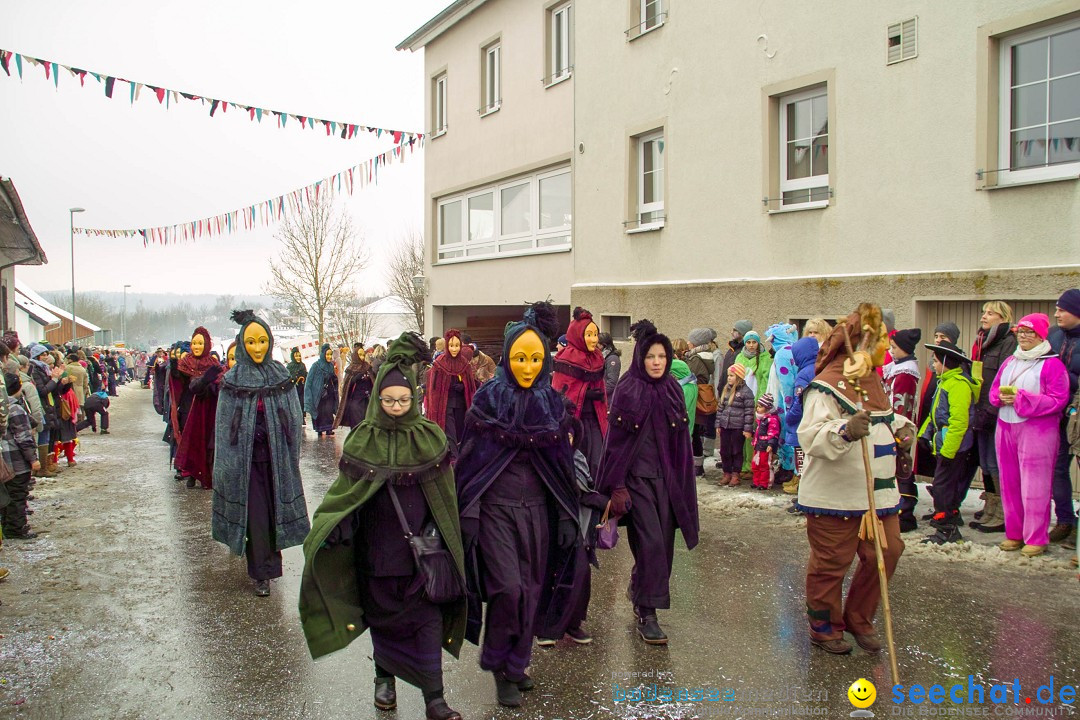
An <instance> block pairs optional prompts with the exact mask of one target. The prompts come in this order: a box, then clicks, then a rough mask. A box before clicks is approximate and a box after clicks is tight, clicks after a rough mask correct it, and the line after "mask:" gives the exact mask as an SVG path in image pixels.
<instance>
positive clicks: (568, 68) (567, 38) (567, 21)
mask: <svg viewBox="0 0 1080 720" xmlns="http://www.w3.org/2000/svg"><path fill="white" fill-rule="evenodd" d="M572 5H573V3H564V4H562V5H559V6H557V7H554V8H552V9H551V68H550V70H551V75H550V77H549V81H548V84H549V85H554V84H555V83H556V82H559V81H560V80H564V79H566V78H568V77H570V75H571V74H572V72H573V70H572V55H571V52H570V50H571V22H572V20H573V18H572V16H571V8H572ZM560 19H561V21H562V32H561V33H560V31H559V22H560ZM560 35H561V36H562V52H557V51H556V48H558V47H559V42H558V41H559V38H560Z"/></svg>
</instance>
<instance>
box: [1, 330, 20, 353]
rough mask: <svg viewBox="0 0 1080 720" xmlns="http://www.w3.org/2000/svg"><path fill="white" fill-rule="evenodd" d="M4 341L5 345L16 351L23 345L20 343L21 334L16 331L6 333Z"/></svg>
mask: <svg viewBox="0 0 1080 720" xmlns="http://www.w3.org/2000/svg"><path fill="white" fill-rule="evenodd" d="M2 339H3V341H4V344H5V345H7V346H8V347H9V348H10V349H11V350H15V348H17V347H19V346H20V345H22V343H21V342H19V333H17V332H15V331H14V330H8V331H7V332H6V333H4V337H3V338H2Z"/></svg>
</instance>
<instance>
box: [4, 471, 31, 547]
mask: <svg viewBox="0 0 1080 720" xmlns="http://www.w3.org/2000/svg"><path fill="white" fill-rule="evenodd" d="M5 486H6V488H7V491H8V495H10V496H11V502H10V503H8V504H7V505H5V506H4V509H3V511H2V512H3V526H4V535H6V536H14V535H22V534H23V533H25V532H26V531H27V530H28V529H29V528H27V525H26V496H27V495H29V494H30V471H29V470H28V471H26V472H24V473H19V474H18V475H16V476H15V477H13V478H12V479H11V480H8V481H7V483H6V484H5Z"/></svg>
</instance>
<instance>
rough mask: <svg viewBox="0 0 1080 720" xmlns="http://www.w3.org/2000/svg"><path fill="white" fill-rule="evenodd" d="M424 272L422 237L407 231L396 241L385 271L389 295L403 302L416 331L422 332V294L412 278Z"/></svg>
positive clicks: (413, 231)
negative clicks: (410, 315)
mask: <svg viewBox="0 0 1080 720" xmlns="http://www.w3.org/2000/svg"><path fill="white" fill-rule="evenodd" d="M423 270H424V236H423V235H421V234H420V233H418V232H416V231H415V230H410V231H408V232H407V233H406V234H405V235H403V236H402V238H401V239H400V240H399V241H398V245H397V247H396V248H395V249H394V254H393V255H391V256H390V262H389V265H388V266H387V271H386V285H387V287H388V288H389V289H390V293H391V294H393V295H397V296H398V297H400V298H401V299H402V301H404V303H405V306H406V307H407V308H409V310H411V311H412V313H413V315H414V316H415V317H416V331H417V332H419V333H421V334H423V332H424V293H423V290H418V289H417V288H416V287H415V286H414V285H413V277H414V276H415V275H419V274H420V273H422V272H423Z"/></svg>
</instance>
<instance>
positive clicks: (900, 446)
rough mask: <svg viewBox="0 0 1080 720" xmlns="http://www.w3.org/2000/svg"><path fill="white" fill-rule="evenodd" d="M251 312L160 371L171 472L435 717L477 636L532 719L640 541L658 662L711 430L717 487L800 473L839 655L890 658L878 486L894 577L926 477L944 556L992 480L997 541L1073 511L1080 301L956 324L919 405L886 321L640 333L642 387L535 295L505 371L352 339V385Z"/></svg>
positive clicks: (324, 641) (819, 591)
mask: <svg viewBox="0 0 1080 720" xmlns="http://www.w3.org/2000/svg"><path fill="white" fill-rule="evenodd" d="M233 319H234V320H235V321H236V322H237V323H238V324H239V326H240V329H239V332H238V334H237V336H236V341H235V342H234V343H233V344H232V345H230V346H229V349H228V351H227V356H226V363H225V365H224V366H222V365H221V364H219V363H218V362H217V360H216V359H215V358H214V357H213V356H212V355H211V352H210V337H209V334H208V333H207V332H206V331H205V330H204V329H202V328H199V329H197V330H196V331H195V334H194V335H193V337H192V339H191V341H190V343H188V342H185V343H178V344H177V345H176V346H174V347H173V348H172V350H171V353H170V355H169V357H168V358H167V359H165V358H162V359H161V360H160V361H159V362H157V363H156V364H155V366H154V368H153V375H154V386H155V393H154V402H155V406H156V407H157V409H158V411H159V412H160V413H161V415H162V416H163V418H164V419H165V420H166V423H167V428H166V432H165V440H166V441H168V442H169V444H170V448H171V457H172V459H173V465H174V467H175V469H176V477H177V479H184V478H187V479H188V480H187V482H188V485H189V486H192V487H195V486H200V485H201V486H202V487H206V488H209V489H212V491H213V503H212V505H213V517H212V522H211V527H212V535H213V537H214V539H216V540H218V541H220V542H222V543H224V544H226V545H227V546H228V547H229V549H230V550H231V551H232V552H233V553H234V554H236V555H238V556H239V555H244V556H246V558H247V566H248V572H249V574H250V576H251V578H252V579H253V580H254V581H255V592H256V594H257V595H260V596H266V595H268V594H269V593H270V580H272V579H274V578H277V577H280V576H281V574H282V563H281V551H282V550H284V549H285V548H288V547H292V546H295V545H300V544H303V548H304V558H305V565H304V571H303V577H302V582H301V590H300V602H299V604H300V619H301V622H302V625H303V630H304V633H305V636H306V638H307V642H308V647H309V650H310V653H311V656H312V657H313V658H318V657H322V656H324V655H327V654H329V653H331V652H334V651H337V650H340V649H342V648H345V647H346V646H347V645H348V644H349V643H350V642H352V641H353V640H354V639H356V638H357V637H358V636H359V635H360V634H361V633H363V632H364V631H365V630H368V631H370V633H371V642H372V647H373V659H374V664H375V667H374V675H375V689H374V702H375V705H376V707H378V708H380V709H383V710H389V709H392V708H394V707H395V706H396V702H397V695H396V686H395V681H396V679H401V680H404V681H406V682H408V683H410V684H412V685H414V686H416V687H418V688H419V689H420V690H421V691H422V692H423V696H424V701H425V704H426V714H427V717H428V718H441V719H444V720H445V719H447V718H459V717H460V714H459V713H458V712H456V711H455V710H453V709H451V708H450V707H448V705H447V704H446V701H445V699H444V696H443V683H442V650H446V651H447V652H449V653H450V654H451V655H453V656H454V657H458V655H459V652H460V650H461V647H462V644H463V641H464V640H469V641H470V642H473V643H475V644H477V645H479V646H480V666H481V668H482V669H484V670H485V671H488V672H491V673H492V675H493V677H494V685H495V695H496V698H497V700H498V702H499V703H501V704H502V705H505V706H509V707H515V706H518V705H520V704H521V703H522V693H523V692H527V691H529V690H532V689H533V688H534V687H535V682H534V679H533V678H531V677H530V676H529V675H528V674H527V669H528V667H529V665H530V659H531V655H532V651H533V645H534V640H535V641H536V644H538V645H540V646H551V645H554V644H555V643H556V642H557V641H558V640H559V639H561V638H563V637H567V636H568V637H569V638H570V639H571V640H572V641H574V642H576V643H581V644H586V643H589V642H591V640H592V638H591V637H590V636H589V634H588V631H587V630H586V627H585V625H584V621H585V618H586V613H587V609H588V606H589V600H590V576H591V571H592V567H593V566H596V567H598V563H597V550H598V549H605V548H610V547H613V545H614V543H615V540H616V539H617V536H618V534H619V533H620V532H621V533H625V534H626V536H627V540H628V543H629V546H630V551H631V553H632V555H633V558H634V565H633V569H632V571H631V574H630V578H629V583H628V587H627V590H626V594H627V597H628V599H629V600H630V601H631V602H632V604H633V608H634V613H635V616H636V618H637V632H638V635H639V636H640V638H641V640H642V641H643V642H645V643H648V644H650V645H662V644H666V643H667V642H668V638H667V636H666V634H665V633H664V631H663V629H662V628H661V626H660V624H659V621H658V616H657V612H658V610H663V609H668V608H669V607H670V604H671V589H670V587H669V582H670V576H671V569H672V561H673V556H674V553H675V539H676V533H677V532H678V533H681V534H682V538H683V541H684V543H685V546H686V548H687V550H693V549H694V547H695V545H696V544H697V542H698V506H697V487H696V482H697V480H696V478H697V477H701V476H703V475H704V461H705V457H706V456H711V455H713V453H714V450H715V440H716V437H717V435H719V439H720V461H719V465H720V467H721V468H722V471H723V478H724V479H723V484H724V485H727V486H733V485H738V484H739V483H740V482H742V481H743V480H744V479H746V477H745V476H744V473H748V477H749V479H750V480H751V481H752V485H753V486H754V487H758V488H768V487H770V486H771V485H772V484H774V483H783V484H784V485H785V488H786V489H787V490H788V491H790V492H792V493H793V494H796V495H797V499H796V500H795V502H794V503H793V509H794V511H796V512H801V513H803V514H805V515H806V532H807V538H808V540H809V545H810V558H809V562H808V566H807V573H806V605H807V616H808V625H809V628H808V630H809V632H808V636H809V641H810V642H811V643H812V644H814V645H815V646H818V647H820V648H822V649H823V650H825V651H827V652H830V653H835V654H845V653H849V652H851V650H852V645H851V644H849V643H848V641H847V640H845V639H844V633H845V631H847V632H849V633H850V634H851V635H852V637H853V639H854V640H855V642H856V643H857V644H858V645H859V646H860V647H862V648H863V649H864V650H865V651H867V652H878V651H880V650H881V647H882V643H881V640H880V638H879V636H878V634H877V632H876V631H875V629H874V617H875V614H876V611H877V608H878V603H879V600H880V589H879V580H878V573H877V570H876V567H875V563H874V549H873V544H872V542H871V541H869V540H866V539H861V537H862V536H861V535H860V526H861V525H862V524H863V523H862V522H855V521H852V520H855V519H858V518H863V521H865V520H866V519H867V518H865V517H863V516H864V515H865V514H866V513H867V511H868V509H869V507H870V504H869V497H868V481H867V477H868V474H869V475H870V476H871V477H872V480H873V481H872V488H873V489H872V490H871V492H872V494H873V498H874V503H875V507H876V509H877V513H878V516H879V517H880V519H881V526H882V529H883V532H884V535H885V537H886V540H887V542H886V543H884V545H885V546H886V548H887V549H886V550H885V557H884V562H885V569H886V572H887V574H889V575H891V574H892V572H893V571H894V570H895V568H896V564H897V561H898V560H899V557H900V555H901V553H902V552H903V549H904V543H903V541H902V540H901V531H902V529H911V528H912V527H914V526H915V525H916V524H917V520H916V519H915V518H914V517H913V516H912V509H913V507H914V504H915V503H914V487H915V485H914V476H915V474H916V472H920V471H919V468H918V465H919V464H922V465H925V466H926V468H927V469H926V470H923V471H921V472H926V473H927V474H929V475H930V476H932V477H933V484H932V487H931V492H932V495H933V503H934V511H933V513H932V514H931V515H930V516H929V517H928V519H929V521H930V524H931V526H932V527H933V529H934V534H933V535H932V536H930V537H929V538H928V540H927V541H929V542H936V543H944V542H951V541H955V540H956V539H958V537H959V526H960V520H959V507H960V501H961V500H962V499H963V496H964V494H965V493H966V492H967V489H968V486H969V485H970V483H971V479H972V476H973V474H974V471H975V469H976V468H977V467H978V466H979V465H980V463H981V465H982V469H983V480H984V483H985V484H986V504H985V508H984V510H983V514H982V516H981V519H982V521H983V522H982V525H986V526H989V528H990V529H1000V528H997V525H998V524H1003V525H1004V530H1005V535H1006V539H1005V541H1004V542H1003V543H1002V546H1001V547H1002V549H1007V550H1008V549H1022V550H1023V552H1024V553H1025V554H1027V555H1035V554H1038V553H1040V552H1043V551H1044V550H1045V548H1046V545H1047V544H1048V543H1049V540H1048V538H1047V527H1048V524H1049V516H1050V502H1051V496H1053V497H1054V499H1055V501H1058V502H1059V503H1062V502H1063V501H1064V498H1065V497H1066V496H1063V495H1058V494H1057V493H1056V492H1052V487H1055V488H1056V485H1055V480H1054V478H1055V477H1056V475H1055V472H1056V468H1055V464H1056V463H1057V462H1058V460H1059V459H1060V458H1061V457H1064V460H1065V472H1066V477H1067V475H1068V463H1069V462H1070V457H1071V455H1072V454H1075V452H1076V446H1075V444H1070V440H1072V442H1073V443H1075V441H1076V435H1078V434H1080V432H1077V430H1076V428H1075V427H1073V426H1070V425H1069V424H1068V423H1067V422H1066V420H1068V419H1069V418H1070V417H1071V418H1075V414H1076V406H1077V403H1078V402H1080V398H1078V399H1076V400H1073V402H1072V403H1071V404H1070V398H1072V397H1073V396H1074V395H1076V394H1077V392H1076V391H1077V376H1078V372H1080V353H1074V351H1075V350H1076V349H1077V346H1078V345H1080V290H1069V291H1068V292H1066V293H1065V294H1064V295H1063V296H1062V297H1061V299H1060V300H1059V302H1058V311H1057V313H1056V320H1057V327H1056V328H1054V329H1053V330H1051V328H1050V320H1049V318H1048V317H1047V316H1045V315H1029V316H1027V317H1024V318H1022V319H1020V320H1019V321H1017V322H1015V323H1014V322H1013V319H1012V317H1011V309H1010V308H1009V307H1008V306H1007V305H1005V304H1004V303H999V302H992V303H987V305H986V308H985V313H984V315H983V322H982V328H981V330H980V333H979V339H978V341H977V342H976V347H975V348H974V353H975V355H976V357H977V358H978V360H977V361H974V362H973V361H972V359H971V358H970V357H969V356H968V355H967V354H966V353H964V352H963V351H962V350H961V349H960V348H959V347H957V345H956V341H957V339H958V337H959V331H958V329H957V328H956V327H955V325H950V324H946V325H943V326H941V327H939V328H938V332H936V333H935V337H934V341H933V342H932V343H928V344H926V347H928V348H930V350H931V351H932V353H933V356H934V363H933V373H932V376H931V378H930V380H929V388H928V389H924V391H923V396H922V397H921V398H920V397H919V389H918V388H919V378H920V372H919V368H918V367H917V365H916V363H915V361H914V355H913V353H914V352H915V350H916V348H917V346H918V344H919V341H920V340H921V338H920V333H919V331H918V330H916V329H910V330H905V329H901V330H895V329H893V328H892V327H891V326H890V318H889V313H887V312H885V313H883V312H882V310H881V309H880V308H879V307H877V306H876V305H872V304H862V305H860V306H859V307H858V308H857V309H856V310H855V311H854V312H852V313H851V314H850V315H848V316H847V317H846V318H842V319H840V320H839V321H838V324H837V326H836V327H835V328H833V327H832V326H831V325H830V324H829V323H827V322H825V321H823V320H818V321H811V322H810V323H808V325H807V332H806V337H804V338H802V339H796V335H795V328H794V327H793V326H791V325H787V324H779V325H774V326H772V327H770V328H769V329H768V330H767V331H766V333H765V337H764V338H762V337H761V336H760V335H758V334H757V333H756V332H754V331H753V329H752V325H751V323H750V322H748V321H740V322H738V323H736V326H735V328H734V331H733V333H732V338H733V339H732V341H731V343H730V344H729V346H730V352H727V353H726V355H724V356H723V357H721V356H720V354H719V352H718V350H717V345H716V342H715V340H716V332H715V331H714V330H712V329H708V328H700V329H696V330H693V331H691V332H690V333H689V337H688V341H684V340H676V341H674V342H673V341H671V340H669V339H668V337H666V336H665V335H664V334H662V333H661V332H660V331H659V330H658V329H657V328H656V327H655V326H654V325H653V324H652V323H651V322H649V321H648V320H641V321H639V322H637V323H635V324H634V326H633V327H632V336H633V339H634V341H635V344H634V347H633V358H632V360H631V361H630V363H629V366H628V367H627V368H626V370H625V372H622V370H621V361H620V357H619V352H618V351H617V350H616V349H615V348H614V346H613V345H612V343H611V341H610V338H607V337H605V336H603V335H601V334H600V333H599V331H598V327H597V325H596V323H595V322H594V321H593V319H592V316H591V315H590V313H589V312H588V311H586V310H583V309H581V308H576V309H575V310H574V313H573V320H572V322H571V323H570V325H569V327H568V328H567V329H566V332H565V334H564V335H562V336H561V337H558V340H557V345H558V351H557V352H556V353H555V354H554V356H553V355H552V352H551V349H552V340H553V339H555V338H556V337H557V336H559V334H560V328H558V327H557V325H556V315H555V312H554V308H553V307H552V306H551V305H550V304H549V303H546V302H542V303H534V304H533V305H531V306H529V307H528V308H527V309H526V310H525V312H524V314H523V317H522V319H521V320H520V321H518V322H513V323H510V324H508V325H507V327H506V330H505V335H504V339H503V347H502V353H501V355H500V356H499V357H498V362H497V363H496V361H494V360H492V359H491V358H488V357H487V356H486V355H483V354H482V353H479V352H478V351H475V349H474V347H473V346H471V344H470V343H468V342H467V340H468V338H467V337H465V338H463V337H462V334H461V333H460V332H459V331H457V330H449V331H448V332H447V333H446V335H445V337H444V338H442V339H441V340H442V343H440V344H438V346H437V347H435V346H436V343H434V342H433V343H431V344H430V346H429V343H426V342H424V341H423V339H422V338H420V337H419V336H417V335H415V334H411V333H404V334H402V335H401V337H399V338H398V339H396V340H395V341H393V342H392V343H391V344H390V345H389V347H388V348H387V349H386V351H385V354H382V353H380V356H379V357H378V358H376V360H377V367H376V366H375V365H374V364H373V363H371V362H369V361H368V358H367V357H366V355H367V354H366V353H365V352H364V350H363V348H362V347H356V348H354V349H353V352H352V355H351V358H350V364H349V367H348V370H347V372H346V373H345V379H344V381H343V382H342V387H341V389H340V391H339V389H338V380H337V373H336V371H335V367H334V363H333V361H334V353H333V350H332V348H331V347H330V346H329V345H327V346H324V347H323V348H322V352H321V355H320V357H319V359H318V361H317V362H316V363H315V364H314V365H313V366H312V367H311V369H310V370H308V369H307V368H306V367H305V366H304V364H303V363H302V362H301V359H300V353H299V351H298V350H296V349H294V350H293V353H292V362H291V363H289V365H288V366H286V365H283V364H281V363H279V362H277V361H275V360H274V359H273V343H274V339H273V335H272V333H271V331H270V327H269V326H268V324H267V323H266V322H265V321H263V320H262V319H260V318H258V317H256V316H255V315H254V314H252V313H251V311H238V312H236V313H234V315H233ZM766 342H767V343H768V346H766V344H765V343H766ZM432 350H435V352H434V353H433V352H432ZM890 355H891V357H890ZM920 406H922V408H921V409H920ZM305 410H306V413H305ZM917 414H920V415H922V416H923V417H922V419H920V420H919V424H918V426H917V425H916V419H917ZM305 415H310V416H311V420H312V425H313V427H314V429H315V430H316V432H317V433H318V434H319V435H320V436H322V435H323V434H326V435H332V434H333V432H334V428H335V427H339V426H342V425H344V426H347V427H350V428H351V430H350V432H349V434H348V437H347V438H346V439H345V441H344V447H343V453H342V456H341V459H340V463H339V471H340V472H339V474H338V477H337V479H336V480H335V481H334V483H333V484H332V485H331V486H330V488H329V490H328V491H327V493H326V495H325V497H324V498H323V499H322V502H321V503H320V505H319V507H318V509H317V510H316V511H315V513H314V516H313V519H312V520H311V522H310V524H309V521H308V514H307V508H306V502H305V498H304V491H303V485H302V483H301V478H300V466H299V449H300V440H301V437H302V435H303V432H304V431H303V427H304V424H305ZM1072 425H1075V420H1074V421H1073V423H1072ZM867 446H869V447H871V448H872V449H871V450H870V451H869V452H868V453H867V454H866V457H865V459H864V453H863V452H861V451H860V447H867ZM995 447H996V449H997V451H998V452H997V455H996V457H995V453H994V449H995ZM1059 451H1060V452H1059ZM913 456H914V457H913ZM864 463H865V464H864ZM1058 469H1060V468H1058ZM1067 505H1068V513H1069V514H1066V513H1065V512H1064V511H1065V508H1062V507H1058V519H1059V527H1060V526H1061V525H1062V524H1064V525H1066V526H1067V525H1070V524H1071V525H1073V526H1075V514H1071V513H1073V507H1072V497H1071V492H1070V494H1069V495H1068V496H1067ZM1070 518H1071V519H1070ZM1073 532H1075V530H1073ZM1068 534H1069V532H1068V527H1067V528H1066V532H1065V535H1066V536H1068ZM1061 539H1067V538H1061ZM856 556H858V563H857V567H856V569H855V572H854V577H853V579H852V582H851V588H850V591H849V593H848V595H847V598H846V601H845V598H844V596H843V583H844V578H845V575H846V574H847V572H848V571H849V569H850V567H851V565H852V562H853V560H854V559H855V558H856ZM484 605H486V610H485V608H484Z"/></svg>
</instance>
